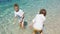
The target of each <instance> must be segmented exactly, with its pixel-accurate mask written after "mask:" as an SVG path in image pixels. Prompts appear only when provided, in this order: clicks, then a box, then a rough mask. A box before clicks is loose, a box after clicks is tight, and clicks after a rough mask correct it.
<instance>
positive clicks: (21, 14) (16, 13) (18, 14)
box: [14, 9, 24, 22]
mask: <svg viewBox="0 0 60 34" xmlns="http://www.w3.org/2000/svg"><path fill="white" fill-rule="evenodd" d="M14 13H15V17H18V19H19V22H20V21H21V20H22V18H23V14H24V12H23V10H21V9H20V10H19V11H18V12H16V11H14Z"/></svg>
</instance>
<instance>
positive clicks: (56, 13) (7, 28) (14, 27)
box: [0, 0, 60, 34]
mask: <svg viewBox="0 0 60 34" xmlns="http://www.w3.org/2000/svg"><path fill="white" fill-rule="evenodd" d="M15 3H17V4H18V5H19V6H20V9H22V10H24V12H25V22H26V29H24V30H22V29H21V28H20V27H19V24H18V20H17V21H15V22H14V8H13V5H14V4H15ZM42 8H44V9H46V10H47V16H46V19H47V20H46V23H45V28H46V29H45V34H46V33H48V34H58V33H59V31H60V29H59V26H60V23H59V22H60V21H59V20H60V0H0V34H31V33H32V30H31V29H30V28H29V27H28V26H29V25H30V23H31V21H32V19H33V18H34V16H35V15H36V14H37V13H38V12H39V11H40V9H42ZM13 23H15V24H13ZM57 30H58V31H57ZM54 32H56V33H54Z"/></svg>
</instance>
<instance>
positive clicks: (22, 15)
mask: <svg viewBox="0 0 60 34" xmlns="http://www.w3.org/2000/svg"><path fill="white" fill-rule="evenodd" d="M21 17H22V18H23V17H24V12H23V10H22V14H21Z"/></svg>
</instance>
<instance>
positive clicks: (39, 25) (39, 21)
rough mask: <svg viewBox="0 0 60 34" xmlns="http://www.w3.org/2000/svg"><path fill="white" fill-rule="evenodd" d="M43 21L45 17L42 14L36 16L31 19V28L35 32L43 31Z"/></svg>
mask: <svg viewBox="0 0 60 34" xmlns="http://www.w3.org/2000/svg"><path fill="white" fill-rule="evenodd" d="M44 21H45V16H44V15H43V14H37V15H36V16H35V18H34V19H33V23H34V24H33V28H34V29H37V30H41V29H43V22H44Z"/></svg>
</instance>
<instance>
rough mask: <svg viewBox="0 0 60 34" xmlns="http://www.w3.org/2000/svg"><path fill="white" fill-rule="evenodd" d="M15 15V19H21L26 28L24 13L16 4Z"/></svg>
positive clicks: (20, 21) (21, 23) (21, 24)
mask: <svg viewBox="0 0 60 34" xmlns="http://www.w3.org/2000/svg"><path fill="white" fill-rule="evenodd" d="M14 9H15V11H14V13H15V18H19V23H20V26H21V27H22V28H24V12H23V10H21V9H19V6H18V5H17V4H14Z"/></svg>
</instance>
